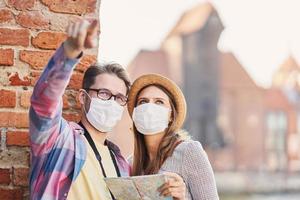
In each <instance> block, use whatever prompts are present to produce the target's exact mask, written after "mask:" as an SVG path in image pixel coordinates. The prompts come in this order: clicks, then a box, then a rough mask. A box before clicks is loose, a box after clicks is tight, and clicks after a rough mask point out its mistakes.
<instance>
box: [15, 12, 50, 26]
mask: <svg viewBox="0 0 300 200" xmlns="http://www.w3.org/2000/svg"><path fill="white" fill-rule="evenodd" d="M16 20H17V23H18V24H20V25H21V26H23V27H25V28H33V29H48V28H49V24H50V21H49V20H48V19H47V18H46V17H45V16H44V15H43V14H42V13H41V12H40V11H24V12H21V13H20V14H19V15H18V16H17V18H16Z"/></svg>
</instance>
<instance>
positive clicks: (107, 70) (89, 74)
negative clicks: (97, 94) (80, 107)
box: [82, 63, 131, 94]
mask: <svg viewBox="0 0 300 200" xmlns="http://www.w3.org/2000/svg"><path fill="white" fill-rule="evenodd" d="M100 74H113V75H116V76H117V77H118V78H120V79H121V80H123V81H124V83H125V86H126V89H127V91H126V94H128V92H129V88H130V85H131V83H130V79H129V76H128V73H127V72H126V70H125V69H124V68H123V67H122V66H121V65H119V64H117V63H108V64H99V63H97V64H94V65H91V66H90V67H89V68H88V69H87V70H86V71H85V73H84V76H83V81H82V88H84V89H86V88H90V87H91V85H93V84H94V83H95V79H96V76H98V75H100Z"/></svg>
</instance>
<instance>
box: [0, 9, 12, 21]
mask: <svg viewBox="0 0 300 200" xmlns="http://www.w3.org/2000/svg"><path fill="white" fill-rule="evenodd" d="M13 19H14V14H13V13H12V12H11V11H10V10H8V9H0V23H5V22H10V21H11V20H13Z"/></svg>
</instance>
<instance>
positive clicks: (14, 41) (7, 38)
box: [0, 28, 30, 47]
mask: <svg viewBox="0 0 300 200" xmlns="http://www.w3.org/2000/svg"><path fill="white" fill-rule="evenodd" d="M29 36H30V34H29V31H28V30H27V29H9V28H0V45H16V46H18V45H19V46H24V47H28V46H29Z"/></svg>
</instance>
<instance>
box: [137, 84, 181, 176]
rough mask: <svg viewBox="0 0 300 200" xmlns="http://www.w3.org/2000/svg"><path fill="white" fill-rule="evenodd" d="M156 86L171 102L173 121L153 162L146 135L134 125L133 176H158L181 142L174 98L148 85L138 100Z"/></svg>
mask: <svg viewBox="0 0 300 200" xmlns="http://www.w3.org/2000/svg"><path fill="white" fill-rule="evenodd" d="M150 86H155V87H157V88H159V89H161V90H162V91H163V92H165V93H166V94H167V95H168V97H169V100H170V104H171V109H172V115H171V117H172V120H171V122H170V124H169V126H168V128H167V129H166V131H165V134H164V136H163V138H162V140H161V141H160V144H159V146H158V150H157V155H156V156H155V158H154V160H153V161H150V159H149V155H148V153H147V147H146V144H145V140H144V135H143V134H141V133H140V132H139V131H138V130H137V129H136V127H135V125H134V124H133V133H134V138H135V142H134V143H135V144H134V157H133V167H132V175H134V176H136V175H146V174H156V173H157V172H158V171H159V169H160V168H161V166H162V165H163V163H164V162H165V160H166V159H167V158H168V157H169V156H171V155H172V153H173V151H174V149H175V148H176V146H177V144H178V143H179V141H180V135H179V134H177V133H175V130H174V125H175V119H176V115H177V109H176V105H175V100H174V98H173V96H172V95H171V94H170V93H169V91H167V90H166V89H165V88H164V87H163V86H161V85H156V84H154V85H148V86H146V87H144V88H142V89H141V90H140V91H139V93H138V95H137V96H136V98H137V97H138V96H139V94H140V92H141V91H142V90H144V89H145V88H147V87H150Z"/></svg>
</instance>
